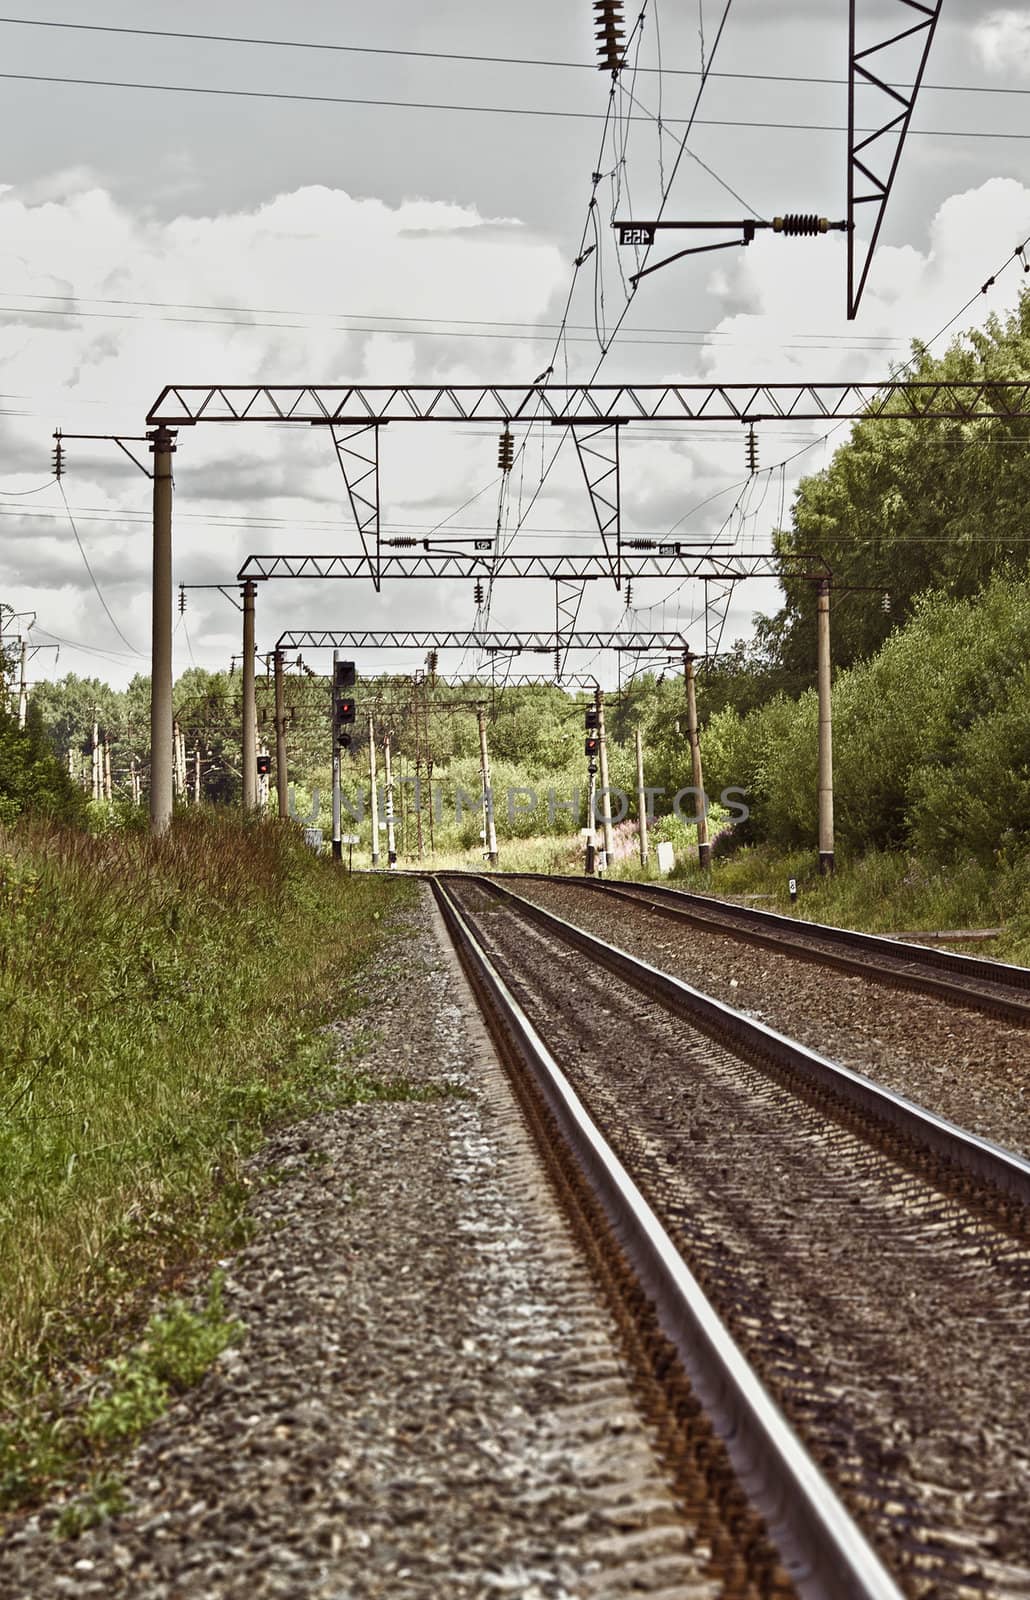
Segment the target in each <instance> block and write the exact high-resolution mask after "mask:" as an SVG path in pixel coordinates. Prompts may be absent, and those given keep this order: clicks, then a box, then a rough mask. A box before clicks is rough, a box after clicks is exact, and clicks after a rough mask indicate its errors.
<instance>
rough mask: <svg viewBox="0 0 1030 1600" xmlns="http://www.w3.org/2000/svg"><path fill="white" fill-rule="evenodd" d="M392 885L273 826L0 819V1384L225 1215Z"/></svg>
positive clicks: (301, 1095) (305, 1067) (322, 1069)
mask: <svg viewBox="0 0 1030 1600" xmlns="http://www.w3.org/2000/svg"><path fill="white" fill-rule="evenodd" d="M403 893H404V891H403V890H397V889H396V888H392V889H391V887H388V886H386V885H384V884H383V883H381V882H379V881H376V880H374V879H361V878H354V879H348V878H347V877H346V876H345V875H343V874H340V873H338V872H337V871H334V870H333V868H332V867H330V866H329V865H327V864H326V863H324V862H320V861H318V860H316V859H315V858H314V857H313V856H312V855H311V854H310V852H308V851H306V850H305V849H304V847H303V844H302V843H301V842H300V841H299V839H298V836H297V831H296V830H294V829H292V828H282V827H277V826H275V825H273V824H262V823H256V822H255V823H254V824H253V825H247V826H245V827H243V826H241V825H240V824H239V823H238V822H232V821H230V820H227V819H219V818H217V817H215V816H213V815H208V816H199V817H190V818H183V819H182V820H177V821H176V823H175V826H174V827H173V829H172V831H171V832H170V833H169V834H168V836H167V837H166V838H164V839H161V840H150V839H148V838H146V837H144V836H141V835H138V834H131V833H113V834H107V835H105V836H103V837H99V838H96V837H88V836H86V835H83V834H81V833H77V832H73V831H68V830H61V829H59V828H56V827H46V826H43V825H38V826H35V827H28V826H22V827H19V828H18V829H17V830H4V829H0V1263H2V1265H0V1380H3V1379H4V1378H5V1376H9V1374H10V1373H11V1372H12V1371H13V1370H16V1368H17V1367H18V1365H19V1364H21V1365H25V1364H28V1365H29V1366H31V1365H32V1364H33V1360H34V1358H35V1360H36V1361H38V1360H39V1359H40V1358H41V1353H45V1352H46V1350H48V1349H54V1348H57V1347H58V1346H60V1344H61V1337H62V1330H66V1329H67V1328H72V1327H75V1328H80V1329H81V1327H83V1326H86V1325H88V1324H89V1323H90V1322H91V1321H92V1322H98V1323H99V1322H102V1321H103V1320H104V1318H105V1317H109V1316H110V1315H111V1314H112V1302H113V1301H114V1300H116V1299H117V1297H118V1294H119V1293H120V1292H122V1291H123V1290H124V1289H125V1287H126V1285H127V1284H129V1285H130V1286H131V1283H132V1281H133V1280H134V1276H135V1277H137V1278H138V1277H139V1275H140V1274H144V1275H146V1274H148V1273H149V1274H150V1276H151V1278H153V1276H154V1275H155V1274H156V1275H157V1276H158V1277H160V1276H161V1275H162V1274H164V1275H165V1276H166V1277H167V1276H168V1275H169V1274H171V1273H172V1272H173V1270H174V1266H175V1263H176V1261H177V1260H180V1259H181V1258H182V1256H183V1254H184V1253H186V1254H188V1253H189V1250H190V1249H191V1248H192V1246H193V1245H194V1244H195V1242H196V1235H197V1232H198V1230H201V1231H202V1230H203V1228H204V1227H205V1226H206V1225H207V1224H208V1222H209V1221H210V1217H211V1214H212V1208H214V1209H215V1211H217V1209H218V1207H219V1206H222V1208H223V1210H225V1211H226V1212H227V1214H228V1213H229V1212H231V1211H232V1210H233V1208H234V1207H235V1208H237V1209H238V1207H239V1204H240V1195H239V1192H238V1164H239V1161H240V1157H241V1155H242V1154H243V1153H244V1152H245V1151H246V1150H247V1149H249V1148H251V1147H252V1146H253V1144H254V1142H255V1140H256V1138H257V1137H258V1130H259V1129H260V1128H261V1126H262V1125H263V1124H264V1123H266V1122H267V1121H268V1120H269V1119H270V1118H272V1117H274V1116H276V1115H281V1114H284V1113H285V1112H287V1111H290V1110H296V1109H297V1108H299V1107H301V1106H303V1105H306V1104H307V1103H308V1102H309V1101H310V1100H311V1099H312V1097H313V1096H315V1095H316V1094H317V1093H318V1084H319V1082H320V1081H322V1082H324V1080H325V1078H326V1076H327V1073H326V1047H325V1042H324V1038H323V1036H322V1034H321V1032H320V1027H321V1024H322V1023H323V1022H324V1021H325V1020H326V1019H327V1018H328V1017H330V1016H331V1015H333V1014H339V1012H340V1011H341V1010H342V1009H346V1008H347V1007H348V1005H349V1004H350V1002H351V1000H352V998H353V992H354V985H355V979H356V975H357V974H358V972H359V970H360V968H361V966H362V963H363V962H364V961H366V960H367V958H368V957H369V955H370V954H371V952H372V951H373V950H374V948H375V946H376V944H377V942H378V941H379V940H380V938H381V937H382V934H383V930H384V929H385V927H386V924H387V921H388V912H389V908H390V907H391V906H395V905H396V904H397V896H398V894H401V895H403ZM224 1220H225V1219H224V1218H223V1221H224Z"/></svg>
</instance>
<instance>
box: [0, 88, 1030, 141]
mask: <svg viewBox="0 0 1030 1600" xmlns="http://www.w3.org/2000/svg"><path fill="white" fill-rule="evenodd" d="M0 79H2V80H3V81H5V82H9V83H60V84H65V85H70V86H71V87H73V88H86V89H138V90H144V91H146V92H148V93H155V94H196V95H214V96H216V97H217V96H224V97H228V98H229V99H233V100H281V101H289V102H294V103H296V104H300V105H328V106H377V107H380V108H384V109H386V110H390V111H457V112H467V113H471V114H474V115H476V116H484V117H557V118H560V119H562V120H563V121H567V120H572V121H576V122H604V121H605V117H604V114H603V113H602V112H600V111H563V110H557V109H550V108H547V107H539V106H473V105H459V104H457V103H456V102H454V101H448V100H383V99H376V98H370V97H364V96H358V95H338V94H291V93H288V92H286V91H285V90H277V89H222V88H209V87H208V86H207V85H204V84H197V83H135V82H130V81H128V80H124V79H121V78H70V77H61V76H58V75H57V74H55V73H43V72H0ZM623 121H624V122H651V121H653V118H652V117H650V116H634V115H632V114H629V115H627V116H626V117H624V118H623ZM663 121H664V123H665V126H666V127H683V126H685V125H686V126H689V127H698V128H762V129H765V130H767V131H778V132H781V133H847V132H848V129H847V127H846V125H845V124H843V123H837V122H763V121H755V120H750V119H745V118H735V117H696V118H691V119H688V118H686V117H665V118H664V119H663ZM855 131H856V133H876V132H878V131H879V130H878V129H876V128H872V127H868V128H867V127H857V128H856V129H855ZM909 137H910V138H915V137H922V138H924V139H925V138H933V139H1018V140H1021V141H1024V142H1025V141H1026V140H1030V133H1008V132H1005V131H1003V130H1001V129H991V130H986V131H985V130H981V129H970V128H911V129H910V130H909Z"/></svg>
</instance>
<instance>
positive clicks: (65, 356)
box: [0, 183, 569, 670]
mask: <svg viewBox="0 0 1030 1600" xmlns="http://www.w3.org/2000/svg"><path fill="white" fill-rule="evenodd" d="M44 187H47V186H44ZM56 187H59V186H56V185H51V186H49V189H50V190H53V189H55V188H56ZM0 240H2V243H0V290H2V291H3V293H0V373H2V382H0V390H2V391H3V397H2V398H0V413H5V414H0V487H2V488H3V489H5V490H7V491H8V492H9V496H8V497H6V498H4V499H2V500H0V510H2V512H3V519H2V524H0V525H2V526H3V527H4V528H5V530H7V531H8V535H9V537H8V540H7V544H6V548H7V550H8V556H7V558H6V560H5V569H6V570H5V599H8V598H11V599H13V600H15V601H16V602H17V603H18V604H19V606H21V605H22V604H23V602H24V603H26V604H31V606H32V607H33V608H34V609H36V610H37V611H38V612H39V615H40V622H41V624H43V625H45V626H47V627H49V628H51V629H53V631H54V632H56V633H64V634H67V635H68V636H69V637H78V638H86V639H89V640H91V641H92V642H95V643H98V644H108V643H113V645H114V646H115V647H116V648H120V644H119V642H118V640H117V638H116V636H114V635H113V634H112V631H111V629H110V624H109V623H108V622H107V621H106V619H105V618H104V617H103V614H102V612H101V611H100V609H99V606H98V602H97V600H96V597H95V595H94V593H93V591H92V589H91V586H90V584H89V580H88V578H87V576H86V573H85V571H84V569H83V568H82V566H81V562H80V559H79V556H78V553H77V551H76V550H75V547H74V541H73V538H72V534H71V530H70V528H69V527H68V524H67V521H66V520H65V518H64V508H63V505H62V503H61V501H60V498H59V495H58V494H57V492H56V491H52V492H49V493H45V494H41V495H34V496H33V498H32V499H26V500H24V501H20V500H19V498H18V497H17V492H19V491H20V492H24V491H25V490H28V489H32V488H35V487H36V486H38V485H39V483H40V482H41V481H42V480H43V479H44V478H45V477H46V475H47V470H48V467H49V459H50V450H51V439H50V433H51V430H52V428H53V427H54V426H55V425H57V424H59V425H61V426H63V427H64V428H65V429H66V430H67V431H69V432H72V431H76V432H89V433H106V432H110V431H120V432H123V433H126V434H139V433H141V432H142V431H143V420H144V417H145V415H146V411H147V409H148V408H149V406H150V405H151V403H152V402H153V400H154V399H155V397H156V395H157V394H158V392H159V390H160V389H161V388H163V386H164V385H165V384H166V383H169V382H194V383H207V382H226V383H232V382H241V383H242V382H249V381H259V382H280V383H282V382H288V383H296V382H299V381H308V382H313V383H332V382H345V381H358V382H364V383H376V382H380V383H381V382H420V381H421V382H426V381H430V382H435V381H447V382H461V381H478V380H479V379H481V378H482V377H483V376H484V375H488V376H492V377H495V378H497V379H499V380H502V381H503V380H504V379H506V378H511V379H515V380H518V379H523V378H526V377H532V375H533V373H534V372H535V371H537V370H538V368H539V366H540V365H541V362H540V360H539V347H538V346H537V345H535V344H527V343H526V342H525V341H523V340H522V339H521V338H515V339H510V338H494V337H490V336H489V331H487V332H486V333H483V334H480V336H476V330H475V329H474V328H472V327H468V328H467V329H462V330H460V331H463V332H467V333H468V335H469V336H468V337H448V338H442V337H441V338H433V337H425V336H424V335H423V336H418V335H416V334H415V333H414V332H407V333H404V330H403V329H402V330H401V332H402V336H400V337H398V336H396V335H391V334H390V333H389V332H388V331H387V329H388V328H389V326H390V324H389V323H388V322H386V321H384V319H387V318H396V317H398V316H400V317H403V318H405V319H411V321H413V322H417V323H421V324H422V325H423V327H424V326H425V325H426V324H427V323H429V319H448V318H455V319H461V321H462V322H463V323H467V324H472V323H475V322H476V321H490V320H499V321H503V322H508V323H511V324H532V323H535V322H537V321H539V320H541V319H542V318H546V317H548V316H549V315H553V310H552V302H553V301H554V299H555V298H556V297H557V295H558V294H559V293H562V292H563V291H564V288H565V286H566V284H567V281H568V271H569V266H568V263H567V262H566V261H565V260H563V258H562V256H561V253H560V251H559V250H558V249H557V248H556V247H555V246H554V245H552V244H550V243H549V242H547V241H544V240H542V239H540V238H539V237H538V236H536V235H535V234H534V233H533V232H532V231H531V230H530V229H527V228H524V227H522V226H520V225H517V224H515V223H513V221H512V219H509V218H486V217H482V216H480V215H479V214H478V213H477V212H476V211H475V210H474V209H473V208H471V207H466V206H459V205H455V204H451V203H442V202H435V201H431V200H424V199H415V200H411V201H408V202H405V203H403V204H401V205H398V206H396V207H391V206H388V205H385V204H384V203H382V202H381V201H378V200H364V199H355V198H354V197H352V196H350V195H348V194H346V193H344V192H342V191H340V190H333V189H327V188H316V187H309V188H303V189H299V190H297V191H295V192H293V193H290V194H284V195H280V196H277V197H276V198H275V199H273V200H271V201H269V202H268V203H266V204H263V205H261V206H259V207H256V208H254V209H252V210H246V211H238V212H235V213H230V214H227V215H224V216H217V217H193V216H183V217H179V218H176V219H174V220H173V221H171V222H159V221H155V220H154V219H153V218H151V217H148V216H147V215H145V214H138V213H134V212H132V211H130V210H128V209H127V208H126V207H124V206H122V205H120V204H119V203H118V202H116V201H115V200H114V199H113V198H112V197H111V195H110V194H108V193H107V192H106V191H104V190H103V189H101V188H98V187H96V186H94V187H88V186H87V187H83V186H82V185H81V184H78V183H76V184H73V185H71V192H67V193H65V195H64V196H63V198H60V199H58V198H56V197H55V195H54V194H53V193H48V195H47V197H46V198H37V197H36V196H33V197H32V198H31V199H30V198H27V197H26V196H25V194H24V193H23V192H21V191H18V190H11V189H8V190H7V191H6V192H2V193H0ZM47 297H50V298H47ZM204 306H213V307H220V308H224V309H222V310H216V311H211V312H209V311H205V310H203V309H197V308H202V307H204ZM69 309H71V310H72V311H74V312H75V314H74V315H72V316H68V315H64V314H62V313H64V312H67V311H68V310H69ZM345 318H346V319H347V320H348V323H350V324H353V323H356V324H357V326H353V325H345V322H344V319H345ZM430 326H432V324H431V323H430ZM24 412H28V413H30V414H28V415H21V414H19V413H24ZM12 413H13V414H12ZM395 435H399V436H398V437H395ZM137 448H138V449H140V450H141V451H142V452H145V449H146V447H145V445H144V446H139V447H137ZM495 454H496V451H495V440H494V439H493V437H489V438H485V437H483V436H482V434H480V435H479V437H478V438H470V437H466V436H460V435H456V434H455V433H452V430H450V429H446V430H444V429H440V430H438V429H435V428H432V429H429V428H418V429H416V428H412V429H404V430H398V429H390V430H388V432H387V434H385V435H384V438H383V457H384V480H383V500H384V511H383V514H384V519H389V520H390V521H391V522H395V523H398V524H403V525H415V526H418V525H421V526H422V527H425V526H426V524H427V522H428V523H430V524H431V522H432V521H433V520H435V519H436V517H440V516H443V515H444V514H445V513H446V512H447V511H449V510H451V509H452V508H453V506H454V505H455V504H457V503H458V502H459V501H460V500H461V499H463V498H465V497H466V496H467V495H468V494H471V493H472V492H473V491H474V490H475V489H477V488H479V487H481V485H482V484H483V483H484V482H486V481H488V480H489V479H490V478H491V477H492V475H493V473H494V456H495ZM175 465H176V480H177V488H178V491H179V492H178V495H177V505H176V519H177V520H176V531H175V567H176V579H177V580H180V579H181V580H183V581H186V582H189V581H193V580H195V579H198V578H199V579H202V580H205V581H213V580H216V579H217V580H218V581H229V582H231V581H232V577H233V574H234V573H235V571H236V570H237V568H238V566H239V565H240V562H241V560H242V558H243V557H244V556H245V555H247V554H248V553H250V552H267V551H276V550H282V551H288V550H298V549H304V550H309V551H316V552H324V551H327V550H328V551H333V550H339V549H343V548H348V549H349V548H354V547H356V543H357V541H356V537H355V534H354V531H353V525H352V523H351V519H350V515H349V512H347V511H345V505H346V498H345V494H344V488H343V484H342V482H341V479H340V474H339V470H338V468H337V466H336V462H335V459H334V457H333V453H332V450H331V448H330V447H329V444H328V441H327V439H326V438H325V436H324V435H322V434H320V433H318V432H317V431H316V430H314V429H309V428H298V429H285V428H281V429H273V428H267V429H258V428H252V429H222V428H211V429H204V428H197V429H195V430H191V431H189V432H185V431H184V432H183V434H182V435H181V437H180V441H179V451H178V453H177V456H176V463H175ZM125 466H126V464H125V462H124V460H123V458H122V457H120V456H119V455H118V453H117V451H116V450H115V448H114V447H113V446H105V445H102V444H100V445H95V444H94V445H91V444H86V443H76V442H75V441H69V444H68V447H67V476H66V479H65V488H66V491H67V493H68V497H69V500H70V501H71V503H72V505H73V507H78V508H82V512H83V515H82V517H81V519H80V525H79V531H80V534H81V536H82V538H83V542H84V544H85V545H86V549H87V552H88V553H89V554H90V556H91V558H92V559H93V561H94V565H95V566H96V569H97V571H98V576H99V577H100V579H101V583H102V586H103V587H104V589H105V593H107V592H108V588H109V587H110V589H111V591H112V592H111V593H110V594H108V599H109V603H110V604H111V605H112V609H114V610H115V611H116V614H117V615H118V616H119V618H120V620H122V621H123V625H124V627H125V631H126V633H128V634H129V636H130V637H131V638H134V639H139V640H141V641H143V642H144V643H145V642H146V639H147V632H148V629H147V625H146V620H147V606H148V599H147V589H148V585H147V576H146V562H145V560H144V561H142V562H141V561H140V560H139V559H138V557H139V556H140V555H141V554H145V552H147V550H148V548H149V537H148V528H147V521H146V515H147V506H148V486H147V485H146V483H145V481H144V480H143V479H142V477H140V476H136V475H134V474H133V472H132V471H131V470H129V471H128V472H126V470H125ZM205 487H206V488H207V489H208V490H209V492H208V493H207V494H205V493H204V489H205ZM10 491H15V492H16V493H15V494H14V495H13V496H11V495H10ZM488 498H489V497H488ZM484 503H485V502H484ZM19 509H20V510H22V511H30V510H31V511H33V512H42V513H52V515H51V516H49V517H48V516H46V515H44V516H37V517H32V518H29V517H27V516H26V517H24V520H21V521H19V519H18V518H17V517H16V516H14V515H13V514H12V513H14V512H15V511H17V510H19ZM123 514H131V515H133V516H134V517H135V518H137V519H138V520H136V521H133V522H125V521H124V520H121V518H122V516H123ZM490 515H491V511H490V508H489V506H488V507H487V509H486V510H484V511H482V514H481V515H480V517H479V520H481V521H486V520H488V519H489V517H490ZM226 518H228V519H229V520H228V521H227V520H223V519H226ZM269 519H270V520H271V525H267V526H263V527H262V526H254V527H252V528H250V529H248V528H246V527H245V526H242V525H243V524H246V523H247V522H248V521H250V522H255V523H256V522H260V521H265V522H268V521H269ZM318 524H321V526H318ZM119 548H120V549H121V550H122V551H124V552H131V553H132V559H131V560H128V561H123V562H122V563H121V568H120V567H119V563H118V560H117V550H118V549H119ZM47 574H49V593H45V592H41V591H42V590H43V588H44V585H45V582H46V575H47ZM291 587H292V588H297V587H298V586H295V585H294V586H290V585H280V586H278V589H277V590H276V591H272V590H269V591H266V592H265V593H266V597H267V599H268V602H269V604H268V605H266V606H265V613H266V614H265V622H266V625H267V626H272V625H273V621H272V619H273V617H274V615H275V607H276V606H278V605H279V604H280V603H282V604H283V605H284V607H286V606H289V608H290V609H292V610H293V611H294V613H295V612H296V610H297V609H298V605H299V604H300V602H301V595H300V594H298V595H296V596H294V597H292V599H291V597H288V596H287V595H286V594H285V593H283V591H284V590H288V589H290V588H291ZM299 587H300V589H301V590H304V591H305V593H304V596H303V604H304V605H306V607H307V610H308V615H309V616H311V615H312V608H313V607H314V608H315V609H317V608H319V607H320V608H321V614H320V615H319V616H317V617H315V618H314V621H315V622H316V623H319V624H321V619H322V617H324V616H331V614H332V612H333V611H334V610H336V611H338V610H339V607H340V601H341V600H342V599H343V598H344V597H343V596H342V595H341V593H340V589H339V587H337V589H336V592H335V594H333V593H332V591H331V590H330V591H328V592H327V591H326V590H325V589H322V590H321V592H320V594H319V595H318V596H317V597H316V596H315V595H314V594H313V593H312V590H311V589H310V588H309V587H308V586H306V585H301V586H299ZM346 587H347V588H351V587H353V586H351V585H348V586H346ZM273 593H274V595H275V598H274V601H273ZM363 603H364V602H363ZM424 603H425V602H424V600H423V601H422V605H423V607H424ZM219 607H223V608H224V602H222V601H221V600H220V599H217V600H213V601H212V600H208V599H207V597H203V596H198V597H197V598H196V600H195V602H194V604H193V605H191V615H194V614H195V615H196V619H197V620H196V638H197V640H198V654H199V640H200V639H201V638H202V637H203V636H204V634H205V633H206V631H207V623H208V622H210V626H211V631H212V632H215V633H216V632H224V626H223V625H224V621H225V618H224V617H223V616H222V615H221V612H220V611H219V610H218V609H217V608H219ZM230 617H231V613H230ZM74 664H75V665H81V663H78V662H76V663H74ZM208 664H211V665H214V664H216V663H215V661H214V660H210V661H209V662H208ZM64 669H65V663H64V662H62V670H64Z"/></svg>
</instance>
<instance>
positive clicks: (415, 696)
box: [411, 676, 423, 861]
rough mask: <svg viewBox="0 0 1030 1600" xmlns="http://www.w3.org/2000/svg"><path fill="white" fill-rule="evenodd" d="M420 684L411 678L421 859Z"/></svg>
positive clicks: (418, 836) (416, 679) (417, 841)
mask: <svg viewBox="0 0 1030 1600" xmlns="http://www.w3.org/2000/svg"><path fill="white" fill-rule="evenodd" d="M420 688H421V685H420V683H419V680H418V677H417V676H416V677H414V678H413V679H412V680H411V710H412V721H413V722H414V724H415V801H414V805H415V847H416V849H417V851H418V859H419V860H420V861H421V860H422V855H423V849H422V727H421V723H420V721H419V691H420Z"/></svg>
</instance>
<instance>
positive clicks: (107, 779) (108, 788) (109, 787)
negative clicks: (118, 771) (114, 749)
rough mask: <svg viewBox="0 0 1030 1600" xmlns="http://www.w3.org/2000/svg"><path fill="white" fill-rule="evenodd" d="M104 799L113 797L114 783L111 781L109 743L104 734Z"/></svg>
mask: <svg viewBox="0 0 1030 1600" xmlns="http://www.w3.org/2000/svg"><path fill="white" fill-rule="evenodd" d="M104 799H105V800H113V799H114V784H113V783H112V782H111V745H110V741H109V740H108V738H107V736H106V734H105V736H104Z"/></svg>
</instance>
